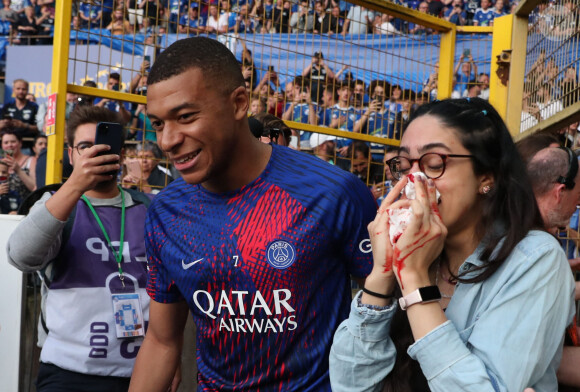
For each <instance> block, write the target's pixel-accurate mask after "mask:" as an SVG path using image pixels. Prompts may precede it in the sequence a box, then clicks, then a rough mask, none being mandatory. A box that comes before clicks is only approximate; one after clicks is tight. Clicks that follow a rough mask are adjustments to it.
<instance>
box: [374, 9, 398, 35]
mask: <svg viewBox="0 0 580 392" xmlns="http://www.w3.org/2000/svg"><path fill="white" fill-rule="evenodd" d="M377 17H379V18H380V19H379V23H380V24H379V25H377V26H375V29H374V31H373V32H374V33H375V34H398V33H400V31H399V30H397V28H396V27H395V26H394V25H393V23H392V22H393V21H394V20H395V17H394V16H392V15H388V14H381V15H377V16H375V18H377Z"/></svg>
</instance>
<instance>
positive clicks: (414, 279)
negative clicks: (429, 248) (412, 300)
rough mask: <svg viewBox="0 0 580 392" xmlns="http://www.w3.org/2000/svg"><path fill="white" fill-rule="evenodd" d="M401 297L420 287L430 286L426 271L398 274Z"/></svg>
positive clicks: (404, 271) (406, 271)
mask: <svg viewBox="0 0 580 392" xmlns="http://www.w3.org/2000/svg"><path fill="white" fill-rule="evenodd" d="M398 277H399V283H400V286H401V291H402V293H403V295H404V296H405V295H408V294H410V293H412V292H413V291H415V290H417V289H418V288H421V287H426V286H431V285H432V283H431V279H429V272H428V271H414V270H404V269H403V270H401V271H399V273H398Z"/></svg>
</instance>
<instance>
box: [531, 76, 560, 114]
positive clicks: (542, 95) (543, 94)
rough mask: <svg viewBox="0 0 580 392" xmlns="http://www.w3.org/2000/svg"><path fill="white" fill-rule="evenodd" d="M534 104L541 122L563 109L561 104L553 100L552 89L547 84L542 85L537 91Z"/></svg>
mask: <svg viewBox="0 0 580 392" xmlns="http://www.w3.org/2000/svg"><path fill="white" fill-rule="evenodd" d="M536 104H537V106H538V109H539V110H540V118H541V119H542V120H546V119H548V118H550V117H552V116H553V115H555V114H556V113H558V112H560V111H562V110H563V109H564V107H563V106H562V102H560V101H559V100H557V99H554V97H553V95H552V87H551V86H550V85H549V84H548V83H544V84H542V85H541V86H540V88H539V89H538V91H537V101H536Z"/></svg>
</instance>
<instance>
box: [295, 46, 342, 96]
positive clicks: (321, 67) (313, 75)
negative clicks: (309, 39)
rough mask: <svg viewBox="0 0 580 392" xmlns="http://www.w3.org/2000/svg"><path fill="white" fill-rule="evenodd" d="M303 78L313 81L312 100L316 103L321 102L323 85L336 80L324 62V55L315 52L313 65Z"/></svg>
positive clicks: (303, 72) (307, 69)
mask: <svg viewBox="0 0 580 392" xmlns="http://www.w3.org/2000/svg"><path fill="white" fill-rule="evenodd" d="M302 77H304V78H308V79H310V80H311V81H312V86H311V91H310V92H311V94H312V100H313V101H314V102H316V103H318V102H319V101H320V93H321V91H322V86H323V84H324V83H325V82H326V81H328V80H331V79H334V72H333V71H332V69H330V67H329V66H328V65H326V63H325V62H324V55H323V54H322V52H315V53H314V55H313V56H312V61H311V63H310V64H309V65H308V66H307V67H306V68H304V70H303V71H302Z"/></svg>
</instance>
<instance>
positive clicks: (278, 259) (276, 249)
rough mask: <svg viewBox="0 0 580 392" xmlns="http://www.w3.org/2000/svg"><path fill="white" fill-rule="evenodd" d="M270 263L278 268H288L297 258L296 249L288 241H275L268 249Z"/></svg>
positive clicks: (267, 254)
mask: <svg viewBox="0 0 580 392" xmlns="http://www.w3.org/2000/svg"><path fill="white" fill-rule="evenodd" d="M266 257H267V258H268V264H270V265H271V266H272V267H274V268H276V269H286V268H288V267H290V266H291V265H292V264H293V263H294V261H295V260H296V249H295V248H294V246H292V244H290V243H289V242H286V241H280V240H277V241H273V242H271V243H270V245H268V249H267V250H266Z"/></svg>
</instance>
